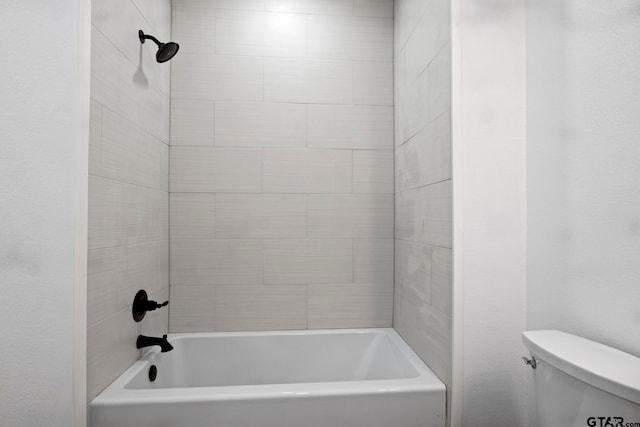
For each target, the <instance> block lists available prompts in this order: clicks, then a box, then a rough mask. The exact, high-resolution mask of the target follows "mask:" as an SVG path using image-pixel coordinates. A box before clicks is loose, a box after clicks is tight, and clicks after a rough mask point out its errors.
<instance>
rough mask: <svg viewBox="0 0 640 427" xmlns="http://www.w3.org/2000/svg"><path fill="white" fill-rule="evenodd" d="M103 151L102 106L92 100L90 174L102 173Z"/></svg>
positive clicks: (90, 113) (90, 116)
mask: <svg viewBox="0 0 640 427" xmlns="http://www.w3.org/2000/svg"><path fill="white" fill-rule="evenodd" d="M101 150H102V105H101V104H99V103H97V102H96V101H94V100H93V99H92V100H91V103H90V107H89V174H90V175H97V174H99V173H100V156H101Z"/></svg>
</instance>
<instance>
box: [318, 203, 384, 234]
mask: <svg viewBox="0 0 640 427" xmlns="http://www.w3.org/2000/svg"><path fill="white" fill-rule="evenodd" d="M309 237H312V238H332V237H333V238H338V237H351V238H382V239H384V238H393V195H392V194H341V195H316V194H312V195H309Z"/></svg>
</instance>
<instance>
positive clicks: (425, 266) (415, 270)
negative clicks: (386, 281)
mask: <svg viewBox="0 0 640 427" xmlns="http://www.w3.org/2000/svg"><path fill="white" fill-rule="evenodd" d="M432 251H433V249H432V247H431V246H429V245H425V244H422V243H414V242H408V241H405V240H396V245H395V286H399V287H401V288H402V292H403V295H405V296H407V297H410V298H419V299H420V300H422V301H423V302H425V303H427V304H430V303H431V288H432V286H431V271H432V267H431V256H432Z"/></svg>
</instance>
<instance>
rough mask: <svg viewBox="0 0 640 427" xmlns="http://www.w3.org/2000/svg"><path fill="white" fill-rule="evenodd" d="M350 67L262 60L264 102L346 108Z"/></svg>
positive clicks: (335, 63) (334, 63) (349, 98)
mask: <svg viewBox="0 0 640 427" xmlns="http://www.w3.org/2000/svg"><path fill="white" fill-rule="evenodd" d="M352 74H353V70H352V63H351V62H349V61H325V60H314V59H288V58H265V59H264V99H265V100H266V101H275V102H301V103H319V104H349V103H351V101H352V84H353V83H352Z"/></svg>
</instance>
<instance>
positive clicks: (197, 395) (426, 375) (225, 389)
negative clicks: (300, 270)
mask: <svg viewBox="0 0 640 427" xmlns="http://www.w3.org/2000/svg"><path fill="white" fill-rule="evenodd" d="M371 333H373V334H382V335H385V336H386V337H387V338H388V339H389V340H390V341H391V342H392V343H393V344H394V345H395V346H397V348H398V349H399V350H400V351H401V352H402V354H404V356H405V357H406V358H407V360H408V361H409V363H410V364H411V365H412V367H413V368H414V369H415V370H416V371H417V373H418V374H417V376H415V377H411V378H392V379H384V380H359V381H328V382H306V383H289V384H261V385H239V386H213V387H182V388H177V387H176V388H157V389H153V388H149V389H128V388H126V385H127V384H128V383H129V381H131V380H132V379H133V378H134V377H135V376H136V375H138V374H139V373H140V372H141V371H143V370H145V369H147V368H148V367H149V364H150V359H151V358H152V357H153V355H154V354H157V353H159V352H160V349H159V348H157V347H154V348H151V349H149V350H147V351H145V352H144V353H143V355H142V357H140V358H139V359H138V360H137V361H136V362H134V364H133V365H131V366H129V368H127V370H125V372H123V373H122V374H121V375H120V376H119V377H118V378H116V379H115V380H114V381H113V382H112V383H111V384H109V385H108V386H107V387H106V388H105V389H104V390H103V391H102V392H101V393H100V394H98V396H96V397H95V398H94V399H93V400H92V401H91V402H90V406H107V405H128V404H131V405H136V404H144V403H180V402H194V403H195V402H224V401H237V400H255V399H261V400H262V399H284V398H287V399H291V398H310V397H335V396H354V395H373V394H381V393H393V394H401V393H415V392H434V393H442V392H445V391H446V387H445V385H444V383H443V382H442V380H440V379H439V378H438V376H437V375H436V374H435V373H434V372H433V371H432V370H431V369H430V368H429V367H428V366H427V364H426V363H425V362H424V361H422V359H420V357H418V356H417V355H416V353H415V352H414V351H413V350H412V349H411V347H409V345H408V344H407V343H406V342H405V341H404V339H402V337H401V336H400V335H399V334H398V332H397V331H396V330H395V329H393V328H358V329H314V330H283V331H242V332H189V333H185V332H180V333H170V334H168V336H169V340H171V339H172V338H174V339H175V338H181V337H185V338H186V337H194V338H197V337H202V338H204V337H236V336H241V337H251V336H276V335H287V336H296V335H304V336H308V335H336V334H371Z"/></svg>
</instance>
